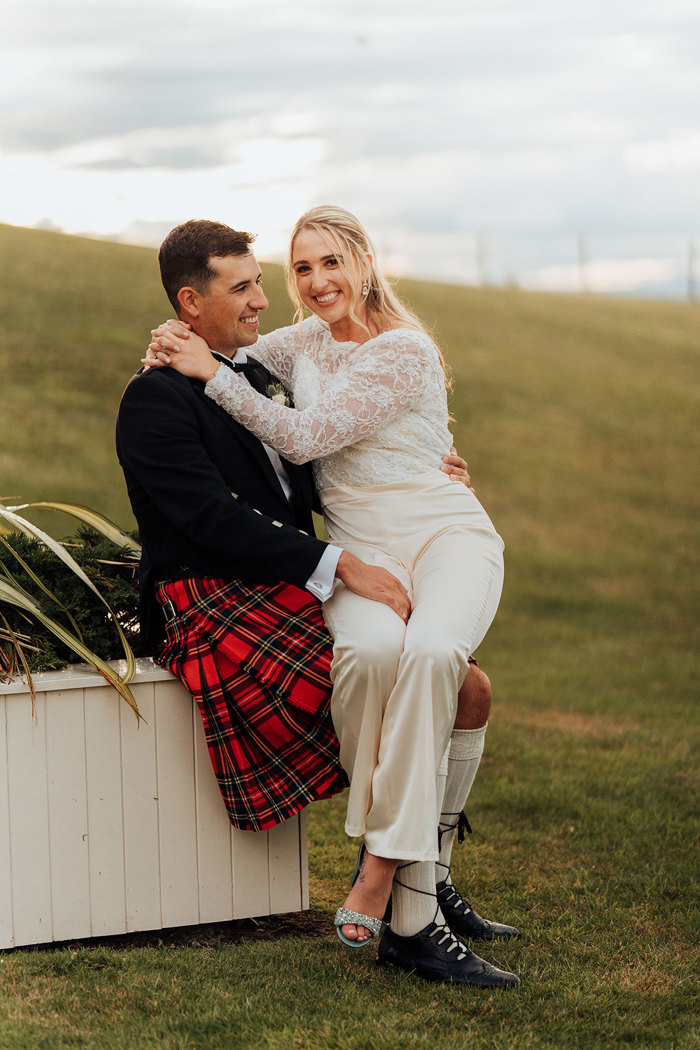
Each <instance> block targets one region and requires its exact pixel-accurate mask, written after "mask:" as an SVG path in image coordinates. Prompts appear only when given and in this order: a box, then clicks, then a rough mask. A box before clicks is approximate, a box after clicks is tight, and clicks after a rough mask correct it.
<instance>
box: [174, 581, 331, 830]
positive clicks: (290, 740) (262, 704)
mask: <svg viewBox="0 0 700 1050" xmlns="http://www.w3.org/2000/svg"><path fill="white" fill-rule="evenodd" d="M156 595H157V598H158V601H159V602H160V603H161V605H164V606H166V607H167V604H168V603H169V602H172V606H173V607H174V610H175V615H174V616H171V617H170V618H169V619H168V622H167V625H166V635H165V642H164V644H163V646H162V648H161V650H160V652H159V653H158V654H157V656H156V660H157V662H158V663H159V664H160V665H161V666H162V667H166V668H167V669H168V670H170V671H171V672H172V673H173V674H174V675H176V676H177V677H178V678H179V679H180V680H181V681H182V682H183V684H184V685H185V687H186V688H187V689H188V691H189V692H190V693H191V694H192V696H193V697H194V698H195V700H196V702H197V706H198V708H199V711H200V714H201V717H202V722H203V725H204V733H205V737H206V741H207V747H208V749H209V756H210V758H211V763H212V767H213V769H214V773H215V775H216V779H217V783H218V785H219V790H220V791H221V795H222V798H223V801H224V805H225V806H226V810H227V812H228V815H229V818H230V820H231V823H232V824H233V826H234V827H236V828H241V829H244V830H249V831H251V830H255V831H261V830H265V829H266V828H271V827H273V826H274V825H275V824H278V823H280V822H281V821H283V820H286V819H288V818H289V817H291V816H293V815H294V814H295V813H298V812H299V811H300V810H301V809H303V807H304V806H305V805H307V804H308V803H309V802H312V801H315V800H317V799H322V798H329V797H330V796H331V795H334V794H336V793H337V792H338V791H342V789H343V788H344V787H346V785H347V777H346V775H345V772H344V771H343V769H342V766H341V765H340V760H339V757H338V740H337V737H336V734H335V730H334V729H333V723H332V721H331V716H330V695H331V681H330V665H331V660H332V656H333V643H332V640H331V638H330V636H329V635H328V632H327V630H326V627H325V624H324V622H323V616H322V614H321V607H320V604H319V602H318V601H317V600H316V599H315V598H314V597H313V596H312V595H311V594H309V593H308V592H306V591H303V590H301V589H300V588H298V587H294V586H292V585H291V584H277V585H274V586H266V585H256V586H253V585H250V584H246V583H242V582H241V581H238V580H220V579H212V578H208V577H207V578H188V579H184V580H177V581H173V582H163V583H159V584H157V585H156ZM171 611H172V609H171Z"/></svg>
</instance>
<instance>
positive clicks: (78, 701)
mask: <svg viewBox="0 0 700 1050" xmlns="http://www.w3.org/2000/svg"><path fill="white" fill-rule="evenodd" d="M69 755H70V760H68V756H69ZM46 772H47V780H48V801H49V850H50V854H51V911H52V915H53V939H54V940H56V941H63V940H68V939H69V938H71V937H89V936H90V871H89V858H88V822H87V791H86V778H85V727H84V722H83V690H82V689H70V690H63V691H60V692H59V691H57V692H53V693H49V694H47V695H46Z"/></svg>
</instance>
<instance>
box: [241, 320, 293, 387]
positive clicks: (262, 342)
mask: <svg viewBox="0 0 700 1050" xmlns="http://www.w3.org/2000/svg"><path fill="white" fill-rule="evenodd" d="M302 332H303V326H302ZM302 338H303V334H302V333H300V332H299V326H298V325H296V324H294V325H289V326H288V327H287V328H276V329H275V331H274V332H268V334H267V335H261V336H258V339H257V340H256V342H255V343H254V344H253V346H251V347H250V348H249V350H248V353H249V354H250V356H251V357H254V358H255V360H256V361H259V362H260V364H261V365H264V366H265V368H266V369H267V370H268V372H272V374H273V375H274V376H277V378H278V379H279V380H280V381H281V382H282V383H284V385H285V386H287V387H291V384H292V372H293V371H294V365H295V363H296V360H297V357H298V356H299V353H300V351H301V346H302Z"/></svg>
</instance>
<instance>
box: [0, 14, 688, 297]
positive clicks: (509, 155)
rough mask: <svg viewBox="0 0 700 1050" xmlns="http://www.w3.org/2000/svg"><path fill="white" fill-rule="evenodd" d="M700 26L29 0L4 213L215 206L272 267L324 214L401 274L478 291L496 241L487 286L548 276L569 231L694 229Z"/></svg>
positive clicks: (5, 217)
mask: <svg viewBox="0 0 700 1050" xmlns="http://www.w3.org/2000/svg"><path fill="white" fill-rule="evenodd" d="M699 25H700V13H698V11H697V9H696V6H695V4H693V3H692V2H689V3H686V2H685V0H667V2H665V3H664V5H660V4H659V3H658V0H618V2H616V3H615V4H612V5H611V4H610V3H609V2H608V0H589V2H588V3H587V4H586V5H577V6H574V5H570V4H561V2H560V0H532V2H530V3H528V4H522V3H521V2H519V0H470V2H469V3H468V4H465V3H464V2H463V0H438V2H437V3H434V4H432V5H425V4H424V3H419V2H418V0H383V2H382V3H381V4H377V3H376V0H355V2H354V3H353V4H352V5H341V6H338V5H334V6H333V5H328V4H327V3H321V2H320V0H299V2H298V3H295V4H290V3H289V2H288V0H257V2H256V3H255V4H252V5H247V6H245V5H243V4H242V3H241V2H240V0H238V2H236V0H169V2H168V3H166V2H165V0H122V2H121V3H120V4H115V3H114V2H113V0H22V3H21V4H13V5H9V10H8V13H7V18H6V21H5V24H4V34H3V40H2V41H0V109H1V111H2V112H3V117H2V125H3V126H2V136H1V139H0V141H1V142H2V152H1V153H0V177H1V178H2V181H3V194H2V196H0V221H11V222H20V223H21V222H29V223H32V222H37V221H39V220H45V219H49V220H51V221H53V222H56V223H58V224H60V225H61V226H63V227H64V228H65V229H67V230H75V231H85V230H92V231H94V232H97V233H114V232H117V231H118V230H124V229H128V230H130V231H132V235H133V236H138V237H139V238H151V237H154V236H157V235H158V234H157V232H156V231H158V230H160V229H161V226H162V224H163V223H172V222H176V221H180V220H181V219H182V218H187V217H190V216H191V215H193V214H201V213H202V212H201V209H202V208H205V209H206V210H207V213H208V214H212V216H213V217H215V218H222V219H224V220H226V219H227V218H228V220H229V221H232V222H234V224H235V223H238V224H239V225H248V226H250V227H253V228H258V229H260V230H261V232H262V234H263V238H262V240H261V246H262V245H263V244H266V245H268V248H267V249H266V251H269V252H270V253H274V252H277V251H281V246H282V245H283V242H284V236H285V233H284V231H285V230H286V229H288V228H289V227H290V226H291V224H292V222H293V220H294V218H295V217H296V214H297V213H298V211H300V210H301V209H303V208H304V207H306V206H307V205H309V204H311V203H316V202H318V201H319V200H326V201H329V200H331V201H336V202H338V203H342V204H345V205H347V206H349V207H351V208H353V209H354V210H356V211H357V212H358V213H359V214H360V215H361V216H362V217H364V218H366V220H367V222H368V224H369V225H370V226H371V227H372V228H373V229H375V230H376V231H377V236H378V239H380V240H383V241H385V242H386V243H387V244H389V245H390V247H391V251H392V259H393V261H394V265H395V268H397V269H401V270H404V271H407V272H408V271H411V270H413V272H421V273H432V274H435V275H439V276H442V277H447V278H449V276H450V274H452V275H453V276H454V277H455V278H459V279H472V278H473V274H474V259H473V246H472V247H470V246H469V245H470V244H471V243H472V241H473V235H474V231H476V230H484V231H485V233H486V235H487V236H488V237H489V239H490V243H491V244H492V246H493V266H494V272H495V271H496V270H497V271H498V273H499V274H501V275H506V274H509V273H510V272H511V271H517V272H520V271H523V270H528V271H534V270H536V271H537V272H538V273H539V272H541V270H542V268H543V267H546V265H547V264H551V265H552V266H554V265H555V264H556V265H557V266H558V265H559V263H560V261H561V259H562V258H563V256H561V255H559V256H557V254H556V252H557V251H558V248H557V247H556V244H555V241H556V239H557V238H559V241H558V242H556V243H567V244H569V245H570V244H573V243H574V239H575V237H576V235H577V234H578V233H588V232H592V233H595V234H597V235H599V236H602V235H603V234H605V235H609V236H611V235H614V234H616V233H618V234H620V235H630V234H632V233H639V232H647V233H648V234H655V233H657V232H659V231H663V230H666V231H674V232H678V231H680V230H688V229H693V228H695V227H696V226H700V186H699V185H698V182H697V176H696V172H697V167H698V164H699V157H700V130H698V128H699V125H698V117H697V112H696V104H695V100H696V98H697V97H698V95H699V94H700V67H698V64H697V62H696V58H695V56H696V54H697V51H698V49H699V48H698V45H697V40H696V39H694V38H696V37H697V32H698V26H699ZM669 128H672V129H675V130H671V131H669V130H668V129H669ZM241 215H244V216H245V215H247V216H248V218H247V219H246V218H245V217H244V218H243V219H241V218H240V216H241ZM470 238H471V241H470ZM495 238H500V244H501V246H500V247H499V248H498V250H496V240H495ZM507 242H509V243H510V247H508V248H506V244H507ZM526 245H527V249H526V247H525V246H526ZM649 250H650V249H649ZM548 252H549V253H550V254H549V256H548V257H546V256H547V253H548ZM528 253H529V254H528ZM261 254H262V251H261ZM637 258H638V259H641V260H642V261H643V260H645V259H648V258H650V256H649V254H648V251H647V250H646V249H644V248H641V247H640V249H639V254H638V256H637ZM665 258H667V256H663V257H661V261H663V259H665ZM620 272H622V271H620ZM625 272H626V273H627V274H628V275H631V276H630V279H633V276H634V275H633V271H632V270H629V269H628V270H626V271H625ZM664 272H666V271H664ZM552 279H555V274H552ZM606 279H609V280H611V279H612V278H606ZM620 279H621V278H620ZM638 286H639V287H642V285H641V284H640V285H638Z"/></svg>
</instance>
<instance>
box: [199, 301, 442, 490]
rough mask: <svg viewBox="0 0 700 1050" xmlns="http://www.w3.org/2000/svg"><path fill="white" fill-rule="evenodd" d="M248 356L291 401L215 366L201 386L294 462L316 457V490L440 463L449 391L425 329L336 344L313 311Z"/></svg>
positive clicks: (392, 477)
mask: <svg viewBox="0 0 700 1050" xmlns="http://www.w3.org/2000/svg"><path fill="white" fill-rule="evenodd" d="M250 355H251V357H254V358H255V359H256V360H257V361H260V363H261V364H263V365H265V367H266V368H267V369H268V370H269V371H270V372H272V373H273V375H276V376H278V377H279V379H280V380H281V381H282V382H283V383H284V384H285V386H287V387H288V388H289V389H290V390H291V391H292V392H293V394H294V403H295V406H296V407H295V408H287V407H285V406H284V405H279V404H276V403H275V402H272V401H270V400H269V399H268V398H266V397H264V396H263V395H262V394H259V393H257V392H256V391H255V390H253V389H252V387H251V386H250V385H249V384H248V383H247V382H246V381H245V380H244V379H242V378H241V377H240V376H238V375H236V374H235V373H234V372H232V371H231V370H230V369H228V368H219V369H218V371H217V372H216V375H215V376H214V378H213V379H211V380H210V381H209V382H208V383H207V385H206V388H205V389H206V393H207V395H208V396H209V397H211V398H213V400H214V401H216V402H217V404H219V405H221V407H222V408H224V409H225V410H226V411H227V412H229V413H230V414H231V415H232V416H234V417H235V418H236V419H237V420H238V421H239V422H240V423H242V424H243V425H244V426H246V427H247V428H248V429H249V430H251V431H252V432H253V433H254V434H255V435H256V436H257V437H258V438H259V439H260V440H261V441H264V442H265V443H266V444H267V445H271V446H272V447H273V448H275V449H277V451H278V452H281V453H282V455H283V456H286V458H287V459H289V460H291V462H292V463H306V462H308V461H309V460H314V471H315V475H316V483H317V485H318V488H319V490H323V489H325V488H329V487H331V486H334V485H357V486H362V487H365V486H368V485H383V484H387V483H388V482H391V481H402V480H405V479H406V478H410V477H414V476H415V475H416V474H420V473H422V472H424V471H426V470H430V469H431V468H434V469H437V468H438V467H439V466H440V463H441V457H442V456H443V455H444V454H445V453H446V452H448V451H449V448H450V445H451V444H452V436H451V434H450V431H449V428H448V412H447V395H446V391H445V380H444V374H443V371H442V368H441V365H440V361H439V358H438V354H437V350H436V349H435V346H434V345H433V343H432V341H431V340H430V339H429V338H428V336H427V335H425V334H424V333H423V332H419V331H415V330H413V329H410V328H400V329H395V330H394V331H391V332H384V333H383V334H382V335H378V336H375V338H373V339H370V340H368V341H367V342H365V343H359V344H358V343H338V342H336V340H334V339H333V338H332V336H331V334H330V332H329V331H328V329H327V328H326V327H325V326H324V325H322V324H321V322H320V321H319V320H318V319H317V318H315V317H310V318H308V319H307V320H305V321H303V322H302V324H301V326H298V325H293V326H291V327H289V328H279V329H277V331H275V332H272V333H270V335H264V336H261V337H260V338H259V339H258V341H257V342H256V343H255V345H254V346H253V347H251V348H250Z"/></svg>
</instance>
